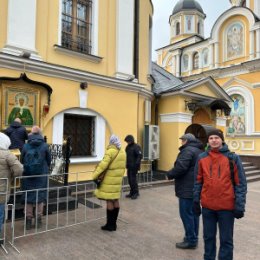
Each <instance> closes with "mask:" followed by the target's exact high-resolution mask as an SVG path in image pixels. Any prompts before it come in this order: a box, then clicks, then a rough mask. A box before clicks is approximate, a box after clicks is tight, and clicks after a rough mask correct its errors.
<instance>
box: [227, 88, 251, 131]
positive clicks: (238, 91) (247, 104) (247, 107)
mask: <svg viewBox="0 0 260 260" xmlns="http://www.w3.org/2000/svg"><path fill="white" fill-rule="evenodd" d="M225 90H226V92H227V94H228V95H229V96H231V95H234V94H239V95H241V96H242V97H243V98H244V99H245V121H246V122H245V126H246V133H245V134H246V135H252V133H253V132H254V131H255V112H254V107H255V105H254V97H253V95H252V93H251V92H250V91H249V90H248V89H247V88H245V87H243V86H232V87H230V88H227V89H225Z"/></svg>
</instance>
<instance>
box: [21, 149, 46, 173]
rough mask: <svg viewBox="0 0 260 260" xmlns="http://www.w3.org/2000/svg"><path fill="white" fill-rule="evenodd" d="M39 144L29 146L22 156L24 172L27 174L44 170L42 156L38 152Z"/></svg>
mask: <svg viewBox="0 0 260 260" xmlns="http://www.w3.org/2000/svg"><path fill="white" fill-rule="evenodd" d="M40 149H41V146H36V147H35V146H30V149H29V150H28V151H27V152H26V154H25V157H24V160H23V161H24V165H23V166H24V172H25V173H26V174H27V175H39V174H43V172H44V157H43V156H42V154H41V152H40Z"/></svg>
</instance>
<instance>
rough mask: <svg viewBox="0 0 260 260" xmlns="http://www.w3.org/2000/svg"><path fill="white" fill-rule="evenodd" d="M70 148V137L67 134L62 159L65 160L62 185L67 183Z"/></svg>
mask: <svg viewBox="0 0 260 260" xmlns="http://www.w3.org/2000/svg"><path fill="white" fill-rule="evenodd" d="M71 152H72V148H71V137H70V136H69V137H68V138H67V140H66V143H65V145H64V154H63V157H64V160H65V175H64V185H66V186H67V185H68V172H69V165H70V156H71Z"/></svg>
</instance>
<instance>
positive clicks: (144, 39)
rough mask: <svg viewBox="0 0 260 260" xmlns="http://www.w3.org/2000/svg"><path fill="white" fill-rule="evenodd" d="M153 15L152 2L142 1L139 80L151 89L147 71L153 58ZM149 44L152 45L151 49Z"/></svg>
mask: <svg viewBox="0 0 260 260" xmlns="http://www.w3.org/2000/svg"><path fill="white" fill-rule="evenodd" d="M152 15H153V8H152V5H151V2H150V1H148V0H146V1H140V15H139V17H140V21H139V27H140V28H141V29H142V30H140V34H139V61H140V64H139V82H140V83H142V84H145V85H146V86H148V88H149V89H151V88H150V86H151V84H150V83H149V82H148V80H147V74H148V73H150V72H148V71H147V68H149V67H150V62H151V61H150V59H151V58H152V57H151V53H150V52H151V49H152V46H150V45H152V42H150V38H149V20H151V23H152ZM150 32H151V30H150ZM151 33H152V32H151ZM147 46H150V49H149V48H147Z"/></svg>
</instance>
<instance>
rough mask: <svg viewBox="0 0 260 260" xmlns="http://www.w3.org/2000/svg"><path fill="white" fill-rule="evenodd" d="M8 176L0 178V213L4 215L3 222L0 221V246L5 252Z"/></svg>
mask: <svg viewBox="0 0 260 260" xmlns="http://www.w3.org/2000/svg"><path fill="white" fill-rule="evenodd" d="M8 190H9V183H8V178H0V199H1V201H3V203H1V204H0V207H1V208H0V214H3V215H4V219H3V223H0V241H1V247H2V249H3V250H4V251H5V252H6V253H8V252H7V250H6V220H7V216H8V215H7V212H8V204H7V203H8V195H9V191H8Z"/></svg>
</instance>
